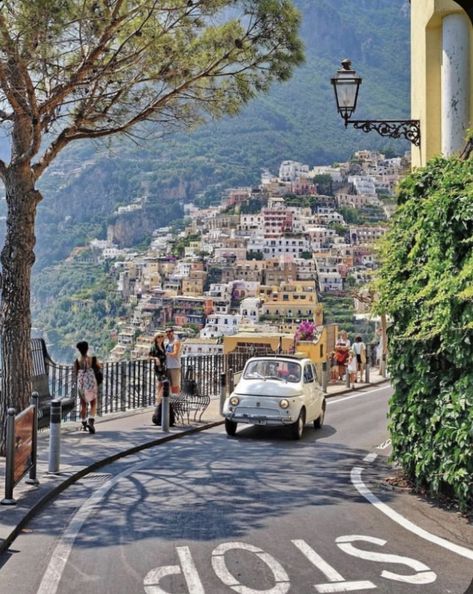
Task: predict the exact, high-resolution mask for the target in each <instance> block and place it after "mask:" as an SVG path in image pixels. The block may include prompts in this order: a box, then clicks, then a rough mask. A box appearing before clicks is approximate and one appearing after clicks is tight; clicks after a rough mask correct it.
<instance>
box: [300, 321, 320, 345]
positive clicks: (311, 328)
mask: <svg viewBox="0 0 473 594" xmlns="http://www.w3.org/2000/svg"><path fill="white" fill-rule="evenodd" d="M316 333H317V329H316V327H315V324H314V323H313V322H310V321H309V320H304V321H303V322H301V323H300V324H299V327H298V328H297V330H296V341H299V340H314V338H315V335H316Z"/></svg>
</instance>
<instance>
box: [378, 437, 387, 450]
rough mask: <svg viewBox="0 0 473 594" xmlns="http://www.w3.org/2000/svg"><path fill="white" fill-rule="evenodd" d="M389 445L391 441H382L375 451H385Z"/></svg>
mask: <svg viewBox="0 0 473 594" xmlns="http://www.w3.org/2000/svg"><path fill="white" fill-rule="evenodd" d="M390 445H391V439H387V440H386V441H383V443H380V444H379V446H377V447H376V449H377V450H386V449H387V448H389V446H390Z"/></svg>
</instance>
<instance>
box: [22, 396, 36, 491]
mask: <svg viewBox="0 0 473 594" xmlns="http://www.w3.org/2000/svg"><path fill="white" fill-rule="evenodd" d="M31 404H32V405H33V406H34V416H33V433H32V444H31V468H30V474H29V477H28V478H27V479H26V480H25V483H27V484H28V485H39V480H38V477H37V476H36V461H37V458H38V406H39V394H38V392H33V394H32V396H31Z"/></svg>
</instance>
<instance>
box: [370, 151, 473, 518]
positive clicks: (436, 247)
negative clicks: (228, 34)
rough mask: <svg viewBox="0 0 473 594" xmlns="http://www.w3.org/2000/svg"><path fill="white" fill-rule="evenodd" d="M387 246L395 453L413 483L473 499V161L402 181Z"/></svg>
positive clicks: (383, 290)
mask: <svg viewBox="0 0 473 594" xmlns="http://www.w3.org/2000/svg"><path fill="white" fill-rule="evenodd" d="M398 202H399V207H398V209H397V211H396V214H395V216H394V217H393V219H392V221H391V225H390V231H389V232H388V234H387V236H386V239H385V242H384V245H383V248H382V260H383V264H382V267H381V268H380V271H379V279H378V283H379V286H378V289H379V294H380V303H379V307H380V311H385V312H386V313H387V314H389V316H390V318H391V320H392V323H391V325H390V327H389V331H388V344H389V369H390V374H391V377H392V383H393V386H394V390H395V391H394V396H393V397H392V399H391V402H390V412H389V416H390V431H391V436H392V444H393V457H394V459H395V460H397V461H398V462H400V463H401V465H402V466H403V468H404V469H405V471H406V472H407V473H408V475H409V476H410V477H411V478H412V479H413V480H414V481H415V482H416V484H417V485H418V486H423V487H427V488H428V489H429V491H430V492H431V493H432V494H434V495H439V494H447V495H449V496H453V497H454V498H455V499H456V500H457V501H458V502H459V504H460V506H461V507H462V508H463V509H465V508H467V507H471V506H472V505H473V160H468V161H462V160H460V159H458V158H450V159H445V158H437V159H435V160H433V161H431V162H430V163H429V164H428V165H427V166H426V167H425V168H423V169H419V170H417V171H416V172H414V173H413V174H412V175H410V176H409V177H408V178H406V179H405V180H404V181H403V183H402V185H401V188H400V193H399V199H398Z"/></svg>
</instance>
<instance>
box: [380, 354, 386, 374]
mask: <svg viewBox="0 0 473 594" xmlns="http://www.w3.org/2000/svg"><path fill="white" fill-rule="evenodd" d="M381 365H382V367H381V375H382V376H383V377H386V375H387V373H386V353H383V355H382V358H381Z"/></svg>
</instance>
